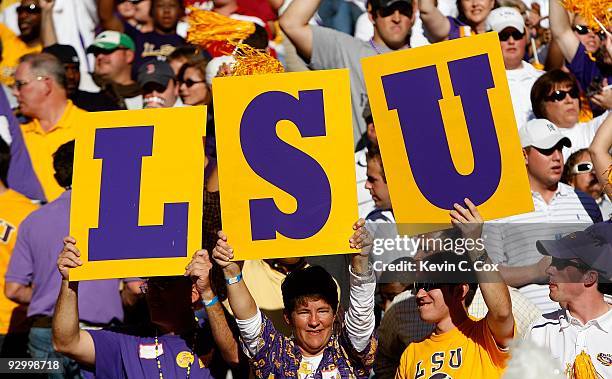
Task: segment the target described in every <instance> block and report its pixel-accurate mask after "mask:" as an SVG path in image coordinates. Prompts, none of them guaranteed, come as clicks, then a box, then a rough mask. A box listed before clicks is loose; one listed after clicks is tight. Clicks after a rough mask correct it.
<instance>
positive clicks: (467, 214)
mask: <svg viewBox="0 0 612 379" xmlns="http://www.w3.org/2000/svg"><path fill="white" fill-rule="evenodd" d="M463 200H464V202H465V205H467V208H464V207H463V206H461V205H459V204H457V203H455V204H454V207H455V209H453V210H452V211H450V216H451V222H452V223H453V225H455V226H456V227H457V228H459V230H461V234H462V235H463V237H464V238H472V239H474V240H475V239H478V238H480V237H481V236H482V225H483V220H482V217H481V216H480V213H479V212H478V209H476V206H475V205H474V203H472V201H471V200H470V199H468V198H465V199H463Z"/></svg>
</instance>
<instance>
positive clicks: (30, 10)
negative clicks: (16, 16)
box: [16, 3, 41, 14]
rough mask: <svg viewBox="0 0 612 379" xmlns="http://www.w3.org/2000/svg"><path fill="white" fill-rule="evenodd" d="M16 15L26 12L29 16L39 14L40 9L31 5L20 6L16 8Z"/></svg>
mask: <svg viewBox="0 0 612 379" xmlns="http://www.w3.org/2000/svg"><path fill="white" fill-rule="evenodd" d="M16 10H17V13H22V12H26V13H29V14H37V13H40V12H41V9H40V7H39V6H38V5H36V4H34V3H32V4H30V5H20V6H18V7H17V8H16Z"/></svg>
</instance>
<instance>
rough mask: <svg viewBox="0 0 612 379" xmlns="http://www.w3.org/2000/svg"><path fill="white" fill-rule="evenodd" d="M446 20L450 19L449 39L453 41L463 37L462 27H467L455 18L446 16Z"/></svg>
mask: <svg viewBox="0 0 612 379" xmlns="http://www.w3.org/2000/svg"><path fill="white" fill-rule="evenodd" d="M446 18H448V22H449V23H450V29H449V30H448V39H449V40H451V39H457V38H460V37H462V36H461V27H462V26H465V25H463V23H462V22H461V21H459V20H457V19H456V18H454V17H451V16H446Z"/></svg>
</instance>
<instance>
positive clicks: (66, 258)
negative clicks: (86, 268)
mask: <svg viewBox="0 0 612 379" xmlns="http://www.w3.org/2000/svg"><path fill="white" fill-rule="evenodd" d="M80 257H81V252H80V251H79V249H78V248H77V247H76V240H75V239H74V238H72V237H70V236H68V237H66V238H64V248H63V249H62V251H61V252H60V255H59V257H58V258H57V269H58V270H59V272H60V274H61V275H62V280H70V269H72V268H75V267H79V266H82V265H83V261H82V260H81V258H80Z"/></svg>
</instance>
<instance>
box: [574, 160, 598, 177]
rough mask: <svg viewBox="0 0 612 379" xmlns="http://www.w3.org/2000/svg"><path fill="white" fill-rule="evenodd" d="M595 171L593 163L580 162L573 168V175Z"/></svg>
mask: <svg viewBox="0 0 612 379" xmlns="http://www.w3.org/2000/svg"><path fill="white" fill-rule="evenodd" d="M591 171H593V162H580V163H577V164H576V165H574V167H572V174H586V173H589V172H591Z"/></svg>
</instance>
